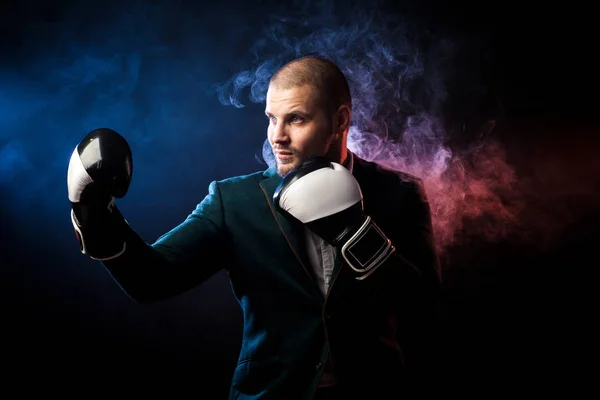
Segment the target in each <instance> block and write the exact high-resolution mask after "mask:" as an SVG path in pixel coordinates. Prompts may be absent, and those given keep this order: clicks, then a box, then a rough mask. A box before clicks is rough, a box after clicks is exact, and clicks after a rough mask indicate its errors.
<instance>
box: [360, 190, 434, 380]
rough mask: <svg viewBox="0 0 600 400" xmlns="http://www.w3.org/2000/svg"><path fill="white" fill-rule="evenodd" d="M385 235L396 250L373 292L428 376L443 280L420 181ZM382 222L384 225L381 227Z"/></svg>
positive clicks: (407, 350)
mask: <svg viewBox="0 0 600 400" xmlns="http://www.w3.org/2000/svg"><path fill="white" fill-rule="evenodd" d="M408 188H409V189H410V190H407V191H406V194H405V195H404V197H403V199H402V201H401V205H399V206H398V207H396V209H395V210H394V211H393V212H392V215H393V218H390V220H389V221H385V224H383V226H381V228H382V231H383V232H384V233H385V234H386V235H387V236H388V238H389V239H390V240H391V242H392V245H393V246H394V247H395V249H396V251H395V252H394V253H393V254H392V255H391V256H390V257H389V258H388V259H387V260H386V261H385V263H384V264H383V265H381V266H380V267H379V268H378V269H377V270H376V271H375V272H374V273H373V275H372V276H371V277H369V278H367V279H366V280H365V283H366V282H367V281H369V280H371V279H372V282H370V291H371V293H374V294H375V296H377V297H379V301H381V302H383V304H385V306H386V307H393V308H394V309H395V310H396V315H397V321H396V325H397V337H398V341H399V343H400V345H401V347H402V348H403V351H404V353H405V356H406V359H407V362H408V363H410V364H412V366H413V367H414V369H415V370H416V371H424V370H426V369H427V368H429V366H428V364H429V363H431V361H432V360H433V359H434V358H433V357H435V356H434V354H435V352H436V343H437V341H438V339H439V338H437V337H436V329H435V327H436V317H437V316H438V312H439V303H440V299H441V293H442V290H441V289H442V277H441V271H440V265H439V257H438V253H437V250H436V245H435V240H434V232H433V227H432V219H431V210H430V206H429V202H428V199H427V196H426V194H425V190H424V188H423V185H422V183H421V182H420V181H418V180H416V181H415V182H410V184H409V185H408ZM382 223H383V222H382Z"/></svg>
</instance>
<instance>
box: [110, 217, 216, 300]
mask: <svg viewBox="0 0 600 400" xmlns="http://www.w3.org/2000/svg"><path fill="white" fill-rule="evenodd" d="M126 237H127V241H126V250H125V252H124V253H123V254H122V255H120V256H119V257H117V258H114V259H111V260H105V261H102V264H103V265H104V266H105V267H106V269H107V270H108V272H109V273H110V274H111V276H112V277H113V279H114V280H115V281H116V282H117V283H118V284H119V286H120V287H121V289H122V290H123V291H124V292H125V293H126V294H127V295H129V296H130V297H131V298H132V299H133V300H134V301H136V302H138V303H150V302H154V301H158V300H162V299H166V298H169V297H172V296H174V295H177V294H181V293H183V292H185V291H188V290H190V289H192V288H193V287H194V286H196V285H198V284H199V283H201V282H202V281H204V280H206V279H208V277H210V275H212V274H213V273H214V272H215V268H212V267H211V268H209V267H208V265H195V264H194V263H193V262H190V261H188V260H185V259H183V258H181V257H180V256H177V255H176V254H175V253H174V252H170V251H169V250H168V248H167V247H166V246H164V245H161V244H154V245H150V244H148V243H146V242H145V241H144V240H143V239H142V238H141V237H140V236H139V235H138V234H137V233H136V232H135V231H134V230H132V229H131V228H128V231H127V234H126ZM206 263H207V264H208V260H206Z"/></svg>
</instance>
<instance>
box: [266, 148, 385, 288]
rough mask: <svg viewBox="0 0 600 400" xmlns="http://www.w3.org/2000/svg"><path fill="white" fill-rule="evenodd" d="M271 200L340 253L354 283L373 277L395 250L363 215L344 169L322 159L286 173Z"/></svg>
mask: <svg viewBox="0 0 600 400" xmlns="http://www.w3.org/2000/svg"><path fill="white" fill-rule="evenodd" d="M273 199H274V202H275V206H276V207H277V209H278V211H279V212H280V213H282V214H283V215H285V216H286V217H288V218H290V217H291V218H294V219H296V220H298V221H300V222H302V223H303V224H305V225H306V226H307V227H308V228H309V229H310V230H311V231H313V232H314V233H315V234H317V235H318V236H320V237H321V238H323V240H325V241H326V242H328V243H329V244H331V245H333V246H335V247H337V248H339V249H340V250H341V254H342V256H343V257H344V259H345V260H346V262H347V263H348V265H349V266H350V268H352V269H353V270H354V271H355V272H356V275H357V276H356V279H358V280H363V279H365V278H367V277H368V276H369V275H371V274H372V273H373V272H374V271H375V270H376V269H377V268H378V267H379V266H381V265H382V264H383V263H384V262H385V260H387V259H388V257H389V256H390V255H391V254H392V253H394V251H395V248H394V246H393V245H392V243H391V241H390V240H389V239H388V238H387V237H386V235H385V234H384V233H383V232H382V231H381V229H379V227H378V226H377V225H376V224H375V222H374V221H373V220H372V219H371V217H370V216H368V215H366V214H365V213H364V207H363V197H362V192H361V190H360V186H359V184H358V182H357V181H356V179H355V178H354V177H353V176H352V174H351V173H350V171H348V170H347V169H346V168H345V167H344V166H342V165H340V164H338V163H335V162H331V161H330V160H328V159H327V158H325V157H314V158H311V159H309V160H306V161H305V162H303V163H302V164H300V165H299V166H297V167H296V168H294V169H293V170H292V171H290V172H289V173H288V174H287V175H286V176H284V177H283V179H282V181H281V183H280V184H279V186H278V187H277V189H276V190H275V194H274V197H273Z"/></svg>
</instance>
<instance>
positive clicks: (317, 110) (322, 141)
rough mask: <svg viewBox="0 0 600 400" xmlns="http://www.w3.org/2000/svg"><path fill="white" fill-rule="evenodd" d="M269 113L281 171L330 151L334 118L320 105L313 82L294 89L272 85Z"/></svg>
mask: <svg viewBox="0 0 600 400" xmlns="http://www.w3.org/2000/svg"><path fill="white" fill-rule="evenodd" d="M265 114H266V115H267V118H269V127H268V130H267V137H268V139H269V143H270V144H271V148H272V149H273V153H274V155H275V160H276V162H277V173H278V174H279V175H281V176H283V175H285V174H287V173H288V172H289V171H291V170H292V169H293V168H294V167H296V166H297V165H299V164H300V163H301V162H302V161H303V160H305V159H307V158H309V157H314V156H323V155H326V154H327V152H328V151H329V148H330V146H331V142H332V138H333V132H332V126H333V124H332V122H333V121H332V119H331V116H328V115H327V114H326V112H325V110H324V109H323V107H321V106H320V104H319V102H318V97H317V95H316V93H315V89H314V88H313V87H312V86H309V85H304V86H299V87H294V88H290V89H279V88H277V87H276V86H270V87H269V90H268V92H267V99H266V109H265Z"/></svg>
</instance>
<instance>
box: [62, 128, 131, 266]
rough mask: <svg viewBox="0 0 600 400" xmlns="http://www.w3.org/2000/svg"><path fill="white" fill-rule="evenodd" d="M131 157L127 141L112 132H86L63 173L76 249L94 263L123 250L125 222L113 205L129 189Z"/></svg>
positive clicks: (114, 255)
mask: <svg viewBox="0 0 600 400" xmlns="http://www.w3.org/2000/svg"><path fill="white" fill-rule="evenodd" d="M132 174H133V158H132V154H131V149H130V147H129V144H128V143H127V141H126V140H125V139H124V138H123V137H122V136H121V135H120V134H119V133H117V132H115V131H114V130H112V129H107V128H100V129H96V130H94V131H92V132H90V133H89V134H88V135H86V136H85V137H84V138H83V140H82V141H81V142H80V143H79V144H78V145H77V146H76V147H75V149H74V150H73V153H72V155H71V159H70V161H69V167H68V171H67V189H68V197H69V201H70V202H71V223H72V224H73V228H74V229H75V236H76V237H77V240H78V242H79V247H80V250H81V252H82V253H83V254H87V255H88V256H90V257H91V258H92V259H95V260H100V261H103V260H110V259H112V258H116V257H118V256H119V255H121V254H122V253H123V252H124V251H125V247H126V243H125V232H126V230H125V228H126V226H127V221H125V219H124V218H123V216H122V215H121V213H120V212H119V210H118V209H117V207H116V206H115V204H114V200H115V198H122V197H123V196H125V194H126V193H127V191H128V190H129V186H130V183H131V178H132Z"/></svg>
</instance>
